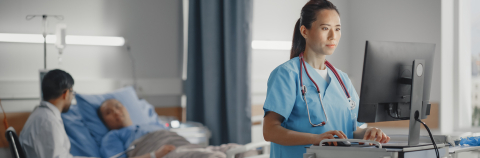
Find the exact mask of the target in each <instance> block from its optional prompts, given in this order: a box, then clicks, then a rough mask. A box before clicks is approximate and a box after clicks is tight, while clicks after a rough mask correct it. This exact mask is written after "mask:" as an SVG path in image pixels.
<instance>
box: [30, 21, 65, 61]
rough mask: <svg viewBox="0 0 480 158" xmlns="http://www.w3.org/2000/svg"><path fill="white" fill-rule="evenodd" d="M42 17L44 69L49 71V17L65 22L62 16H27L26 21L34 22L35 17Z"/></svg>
mask: <svg viewBox="0 0 480 158" xmlns="http://www.w3.org/2000/svg"><path fill="white" fill-rule="evenodd" d="M37 16H38V17H42V23H43V34H42V35H43V69H47V28H48V23H47V18H48V17H55V18H56V19H58V20H60V21H61V20H63V16H62V15H46V14H43V15H27V17H26V18H25V19H27V20H32V19H33V18H35V17H37Z"/></svg>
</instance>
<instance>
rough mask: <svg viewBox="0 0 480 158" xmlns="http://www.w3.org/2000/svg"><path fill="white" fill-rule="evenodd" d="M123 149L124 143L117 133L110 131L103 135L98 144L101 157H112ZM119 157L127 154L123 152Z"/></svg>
mask: <svg viewBox="0 0 480 158" xmlns="http://www.w3.org/2000/svg"><path fill="white" fill-rule="evenodd" d="M123 151H125V147H124V143H123V142H122V139H121V138H120V136H119V135H118V133H116V132H115V131H110V132H108V133H107V134H106V135H105V137H103V139H102V144H101V146H100V154H101V155H102V157H112V156H114V155H116V154H119V153H121V152H123ZM120 157H127V155H125V154H123V155H122V156H120Z"/></svg>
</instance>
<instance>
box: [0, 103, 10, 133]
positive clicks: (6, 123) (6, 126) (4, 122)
mask: <svg viewBox="0 0 480 158" xmlns="http://www.w3.org/2000/svg"><path fill="white" fill-rule="evenodd" d="M0 107H1V108H2V111H3V125H5V130H7V128H8V121H7V115H6V114H5V110H3V105H2V100H1V99H0Z"/></svg>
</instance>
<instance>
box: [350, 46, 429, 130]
mask: <svg viewBox="0 0 480 158" xmlns="http://www.w3.org/2000/svg"><path fill="white" fill-rule="evenodd" d="M434 54H435V44H428V43H409V42H381V41H367V42H366V46H365V59H364V63H363V75H362V85H361V91H360V103H359V112H358V119H357V120H358V121H359V122H382V121H394V120H401V119H409V117H410V99H411V98H410V97H411V96H410V95H411V93H412V84H411V81H412V74H413V73H412V71H413V69H412V68H413V62H414V61H415V60H423V61H424V62H425V66H424V68H423V72H424V76H423V80H424V81H423V96H421V97H423V98H422V105H421V106H422V107H421V108H422V109H423V110H422V113H421V118H422V119H423V118H426V114H427V112H428V111H429V110H428V109H427V108H428V106H429V99H430V86H431V80H432V69H433V57H434ZM419 94H422V93H419ZM392 111H393V112H392ZM392 113H394V115H392ZM400 118H401V119H400Z"/></svg>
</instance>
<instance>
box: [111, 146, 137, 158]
mask: <svg viewBox="0 0 480 158" xmlns="http://www.w3.org/2000/svg"><path fill="white" fill-rule="evenodd" d="M133 149H135V145H132V146H131V147H128V148H127V150H125V151H122V152H121V153H118V154H117V155H113V156H112V157H110V158H117V157H120V156H122V155H123V154H125V153H127V152H129V151H132V150H133Z"/></svg>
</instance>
